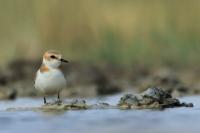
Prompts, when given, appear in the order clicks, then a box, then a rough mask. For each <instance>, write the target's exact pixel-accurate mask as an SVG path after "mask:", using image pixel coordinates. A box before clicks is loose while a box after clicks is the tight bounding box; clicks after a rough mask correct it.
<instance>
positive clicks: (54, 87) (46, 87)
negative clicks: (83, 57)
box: [35, 69, 66, 93]
mask: <svg viewBox="0 0 200 133" xmlns="http://www.w3.org/2000/svg"><path fill="white" fill-rule="evenodd" d="M65 87H66V79H65V77H64V75H63V73H62V72H61V71H60V70H59V69H49V71H47V72H40V70H38V72H37V76H36V79H35V88H36V89H38V90H40V91H43V92H44V93H47V92H48V91H55V93H57V92H58V91H59V90H61V89H63V88H65Z"/></svg>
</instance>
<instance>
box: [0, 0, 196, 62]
mask: <svg viewBox="0 0 200 133" xmlns="http://www.w3.org/2000/svg"><path fill="white" fill-rule="evenodd" d="M199 12H200V1H197V0H190V1H188V0H168V1H166V0H150V1H147V0H124V1H120V0H107V1H106V0H76V1H73V0H65V1H64V0H29V1H27V0H17V1H14V0H10V1H6V0H1V1H0V19H1V21H0V29H1V31H0V46H1V49H0V63H1V64H2V65H4V64H6V63H7V62H8V61H12V60H14V59H16V58H27V59H34V58H39V57H41V53H42V52H43V51H45V50H47V49H55V50H59V51H61V53H63V54H64V56H65V57H67V58H69V59H70V60H74V61H80V62H91V63H114V64H123V65H132V64H137V63H140V64H147V65H168V64H175V65H180V66H183V65H200V61H199V53H200V45H199V43H200V14H199Z"/></svg>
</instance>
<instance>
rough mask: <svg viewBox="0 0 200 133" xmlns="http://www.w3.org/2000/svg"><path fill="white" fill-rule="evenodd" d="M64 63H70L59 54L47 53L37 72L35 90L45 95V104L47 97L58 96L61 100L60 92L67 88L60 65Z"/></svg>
mask: <svg viewBox="0 0 200 133" xmlns="http://www.w3.org/2000/svg"><path fill="white" fill-rule="evenodd" d="M62 62H65V63H68V61H67V60H65V59H63V58H62V55H61V54H60V53H58V52H54V51H47V52H45V53H44V55H43V61H42V65H41V67H40V68H39V70H38V71H37V74H36V78H35V84H34V86H35V88H36V89H37V90H39V91H41V92H42V93H43V94H44V104H47V100H46V96H47V95H48V94H49V93H51V94H57V96H58V97H57V98H58V102H61V100H60V91H61V90H62V89H64V88H65V87H66V79H65V76H64V74H63V73H62V71H61V70H60V65H61V63H62Z"/></svg>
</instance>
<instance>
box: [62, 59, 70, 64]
mask: <svg viewBox="0 0 200 133" xmlns="http://www.w3.org/2000/svg"><path fill="white" fill-rule="evenodd" d="M60 61H61V62H65V63H69V61H67V60H65V59H60Z"/></svg>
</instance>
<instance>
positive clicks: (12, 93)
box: [0, 87, 17, 100]
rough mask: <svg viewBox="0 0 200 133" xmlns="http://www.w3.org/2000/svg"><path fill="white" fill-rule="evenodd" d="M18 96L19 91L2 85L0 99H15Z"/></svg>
mask: <svg viewBox="0 0 200 133" xmlns="http://www.w3.org/2000/svg"><path fill="white" fill-rule="evenodd" d="M16 97H17V91H16V90H15V89H10V88H7V87H0V100H14V99H16Z"/></svg>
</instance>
